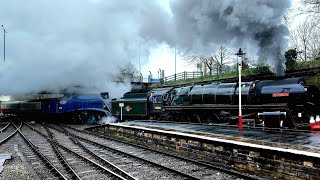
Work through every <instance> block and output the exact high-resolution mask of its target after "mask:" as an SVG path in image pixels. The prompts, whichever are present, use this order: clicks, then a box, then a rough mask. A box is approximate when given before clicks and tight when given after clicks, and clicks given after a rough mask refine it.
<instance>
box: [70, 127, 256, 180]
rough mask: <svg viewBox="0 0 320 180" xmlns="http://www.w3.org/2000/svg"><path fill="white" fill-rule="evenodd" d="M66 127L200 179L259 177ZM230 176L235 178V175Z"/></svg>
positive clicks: (86, 138)
mask: <svg viewBox="0 0 320 180" xmlns="http://www.w3.org/2000/svg"><path fill="white" fill-rule="evenodd" d="M66 129H67V130H68V132H69V133H72V134H73V135H75V136H76V137H77V138H79V139H81V140H82V141H86V142H88V143H90V144H94V146H99V147H102V148H113V149H114V150H115V152H114V153H118V152H119V151H120V152H122V153H123V152H126V153H128V154H131V155H134V156H138V157H140V158H143V159H146V160H148V161H152V162H154V163H156V164H162V165H164V166H167V167H170V168H174V169H176V170H178V171H180V172H184V173H188V174H190V175H191V176H193V177H199V178H201V179H214V178H216V177H213V176H210V175H216V174H219V173H220V172H221V171H222V172H227V173H228V174H234V175H236V176H239V177H244V178H246V179H259V178H258V177H255V176H252V175H249V174H245V173H241V172H237V171H233V170H230V169H224V168H222V167H219V166H215V165H213V164H208V163H206V162H201V161H197V160H193V159H188V158H184V157H180V156H176V155H173V154H169V153H164V152H161V151H158V150H155V149H152V148H147V147H145V146H140V145H136V144H132V143H128V142H124V141H121V140H118V139H114V138H112V137H106V136H103V135H100V134H95V133H91V132H89V131H81V130H78V129H75V128H72V127H66ZM89 141H90V142H89ZM106 146H108V147H106ZM219 171H220V172H219ZM221 174H222V176H225V177H228V176H229V177H232V176H230V175H228V174H224V173H221ZM232 178H235V176H234V177H232Z"/></svg>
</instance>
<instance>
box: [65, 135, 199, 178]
mask: <svg viewBox="0 0 320 180" xmlns="http://www.w3.org/2000/svg"><path fill="white" fill-rule="evenodd" d="M69 133H70V132H69ZM73 135H74V136H75V137H76V138H78V139H81V140H82V141H85V142H88V143H90V144H93V145H96V146H99V147H102V148H105V149H108V150H110V151H114V152H116V153H119V154H124V155H126V156H129V157H132V158H136V159H139V160H141V161H145V162H148V163H150V164H152V165H155V166H158V167H161V168H163V169H166V170H168V171H171V172H174V173H177V174H179V175H181V176H185V177H187V178H188V179H199V178H197V177H194V176H192V175H189V174H186V173H183V172H180V171H177V170H175V169H171V168H169V167H166V166H163V165H160V164H157V163H155V162H153V161H150V160H147V159H144V158H141V157H137V156H134V155H132V154H130V153H126V152H123V151H120V150H117V149H114V148H111V147H108V146H106V145H103V144H100V143H97V142H94V141H91V140H88V139H85V138H83V137H81V136H78V135H75V134H73ZM124 144H129V143H126V142H124ZM130 145H131V144H130ZM152 151H154V150H152Z"/></svg>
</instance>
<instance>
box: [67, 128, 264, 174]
mask: <svg viewBox="0 0 320 180" xmlns="http://www.w3.org/2000/svg"><path fill="white" fill-rule="evenodd" d="M65 127H67V128H70V129H73V130H74V131H77V132H82V133H87V134H90V135H95V136H98V137H101V138H105V139H110V140H113V141H117V142H120V143H125V144H128V145H132V146H135V147H138V148H142V149H146V150H150V151H154V152H158V153H161V154H164V155H167V156H170V157H174V158H178V159H181V160H185V161H189V162H192V163H195V164H198V165H202V166H207V167H209V168H213V169H216V170H220V171H223V172H227V173H230V174H234V175H237V176H239V177H244V178H246V179H263V178H260V177H257V176H254V175H251V174H248V173H242V172H238V171H236V170H232V169H230V168H227V167H221V165H220V164H216V163H214V162H213V163H208V162H205V161H199V160H195V159H191V158H186V157H182V156H178V155H175V154H171V153H167V152H162V151H160V150H157V149H153V148H150V147H146V146H142V145H139V144H134V143H130V142H127V141H123V140H119V139H116V138H114V137H111V136H106V135H102V134H99V133H95V132H90V131H87V130H79V129H76V128H73V127H69V126H65ZM80 138H81V137H80Z"/></svg>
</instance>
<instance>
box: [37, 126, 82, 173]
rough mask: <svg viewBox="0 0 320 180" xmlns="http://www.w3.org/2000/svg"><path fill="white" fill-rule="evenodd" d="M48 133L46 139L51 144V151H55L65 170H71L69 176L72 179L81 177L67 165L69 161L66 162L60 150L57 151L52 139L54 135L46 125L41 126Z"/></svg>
mask: <svg viewBox="0 0 320 180" xmlns="http://www.w3.org/2000/svg"><path fill="white" fill-rule="evenodd" d="M43 127H44V128H45V129H46V131H47V133H48V135H49V138H48V141H49V142H50V144H51V146H52V149H53V151H54V152H55V154H56V155H57V157H58V159H59V160H60V162H61V163H62V164H63V167H65V168H66V170H67V171H68V172H71V173H72V175H71V178H72V179H81V178H80V176H79V175H78V174H77V173H76V171H75V170H74V169H73V168H72V167H71V166H70V165H69V163H68V162H67V160H66V159H65V158H64V157H63V155H62V154H61V152H60V151H59V149H58V147H57V145H56V142H55V141H54V137H53V135H52V133H51V132H50V131H49V129H48V128H47V127H46V126H43Z"/></svg>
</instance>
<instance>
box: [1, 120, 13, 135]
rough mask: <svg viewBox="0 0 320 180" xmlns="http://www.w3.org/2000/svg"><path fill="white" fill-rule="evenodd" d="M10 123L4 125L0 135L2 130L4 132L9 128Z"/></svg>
mask: <svg viewBox="0 0 320 180" xmlns="http://www.w3.org/2000/svg"><path fill="white" fill-rule="evenodd" d="M10 124H11V123H10V122H9V123H8V124H7V125H5V126H4V127H3V128H2V129H0V133H2V132H3V131H4V130H6V129H7V128H8V127H9V126H10Z"/></svg>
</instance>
